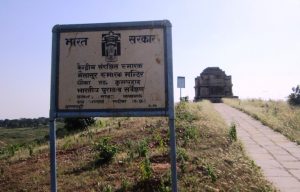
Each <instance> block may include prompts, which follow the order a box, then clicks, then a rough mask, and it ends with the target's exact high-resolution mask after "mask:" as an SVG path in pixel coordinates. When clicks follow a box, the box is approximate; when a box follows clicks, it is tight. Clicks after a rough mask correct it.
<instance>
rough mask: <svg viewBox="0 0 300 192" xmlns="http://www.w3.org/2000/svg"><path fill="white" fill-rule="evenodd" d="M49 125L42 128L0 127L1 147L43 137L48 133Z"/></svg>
mask: <svg viewBox="0 0 300 192" xmlns="http://www.w3.org/2000/svg"><path fill="white" fill-rule="evenodd" d="M48 129H49V128H48V127H41V128H32V127H26V128H0V141H1V144H0V147H1V146H2V147H4V146H6V145H11V144H23V143H29V142H32V141H34V140H37V139H43V138H44V137H45V135H47V134H48Z"/></svg>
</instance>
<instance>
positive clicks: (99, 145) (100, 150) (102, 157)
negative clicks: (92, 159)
mask: <svg viewBox="0 0 300 192" xmlns="http://www.w3.org/2000/svg"><path fill="white" fill-rule="evenodd" d="M109 142H110V138H109V137H104V138H100V140H99V141H98V142H96V143H95V144H94V150H95V151H96V165H101V164H104V163H109V162H111V161H112V159H113V157H114V156H115V154H116V153H117V150H118V149H117V147H116V146H115V145H111V144H109Z"/></svg>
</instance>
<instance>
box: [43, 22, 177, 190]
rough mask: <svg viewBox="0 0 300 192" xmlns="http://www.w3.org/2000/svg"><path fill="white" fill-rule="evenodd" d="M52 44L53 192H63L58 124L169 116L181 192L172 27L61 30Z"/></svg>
mask: <svg viewBox="0 0 300 192" xmlns="http://www.w3.org/2000/svg"><path fill="white" fill-rule="evenodd" d="M52 38H53V39H52V67H51V93H50V99H51V100H50V117H49V122H50V123H49V127H50V134H49V135H50V166H51V191H52V192H56V191H57V174H56V128H55V127H56V123H55V119H56V118H58V117H111V116H168V117H169V125H170V126H169V127H170V157H171V171H172V191H174V192H177V172H176V135H175V115H174V98H173V70H172V42H171V40H172V38H171V23H170V22H169V21H167V20H164V21H146V22H124V23H106V24H80V25H56V26H54V28H53V36H52Z"/></svg>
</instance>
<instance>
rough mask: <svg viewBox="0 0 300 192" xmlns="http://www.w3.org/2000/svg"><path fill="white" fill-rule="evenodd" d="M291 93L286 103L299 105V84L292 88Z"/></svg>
mask: <svg viewBox="0 0 300 192" xmlns="http://www.w3.org/2000/svg"><path fill="white" fill-rule="evenodd" d="M292 90H293V93H291V94H290V95H289V96H288V103H289V104H290V105H293V106H295V105H300V85H297V86H296V87H293V88H292Z"/></svg>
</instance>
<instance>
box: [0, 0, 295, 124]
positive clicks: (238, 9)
mask: <svg viewBox="0 0 300 192" xmlns="http://www.w3.org/2000/svg"><path fill="white" fill-rule="evenodd" d="M162 19H168V20H170V21H171V23H172V26H173V27H172V32H173V68H174V87H175V89H174V93H175V100H178V98H179V89H177V88H176V84H177V82H176V81H177V76H185V77H186V88H185V89H183V90H182V93H183V95H184V96H185V95H187V96H189V97H190V99H193V98H194V95H195V93H194V84H195V83H194V79H195V77H197V76H199V74H200V73H201V72H202V70H203V69H205V68H206V67H214V66H218V67H220V68H221V69H223V70H225V72H226V74H227V75H232V82H233V93H234V94H235V95H237V96H239V97H240V98H266V99H269V98H271V99H286V97H287V96H288V95H289V94H290V93H291V88H292V87H293V86H295V85H297V84H300V73H299V72H300V68H299V66H300V0H186V1H183V0H181V1H179V0H151V1H142V0H110V1H101V0H95V1H88V0H87V1H75V0H72V1H71V0H64V1H58V0H51V1H50V0H49V1H38V0H35V1H34V0H27V1H21V0H20V1H16V0H1V1H0V24H1V30H0V37H1V40H0V42H1V43H0V45H1V46H0V58H1V62H0V63H1V70H0V90H1V91H0V119H5V118H21V117H40V116H48V111H49V105H50V102H49V100H50V98H49V94H50V69H51V43H52V42H51V41H52V39H51V38H52V27H53V26H54V25H55V24H80V23H107V22H122V21H147V20H162Z"/></svg>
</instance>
